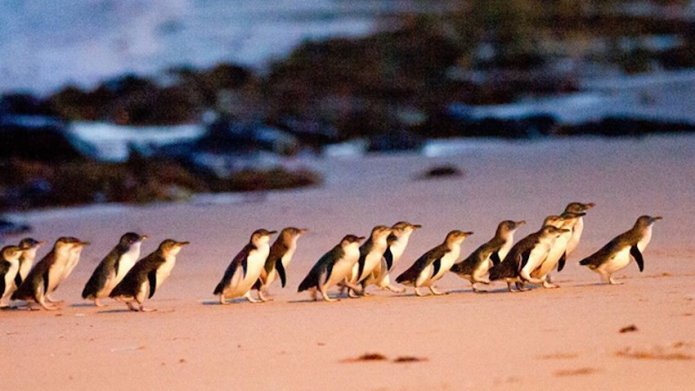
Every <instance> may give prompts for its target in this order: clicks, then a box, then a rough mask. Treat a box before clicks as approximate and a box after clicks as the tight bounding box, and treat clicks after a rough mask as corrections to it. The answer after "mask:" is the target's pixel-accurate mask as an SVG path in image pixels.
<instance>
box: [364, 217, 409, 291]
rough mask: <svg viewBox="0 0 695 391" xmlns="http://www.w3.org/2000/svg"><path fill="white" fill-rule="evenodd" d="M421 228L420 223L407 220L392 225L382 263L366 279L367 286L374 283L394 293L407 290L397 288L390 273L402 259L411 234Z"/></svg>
mask: <svg viewBox="0 0 695 391" xmlns="http://www.w3.org/2000/svg"><path fill="white" fill-rule="evenodd" d="M419 228H422V226H421V225H420V224H411V223H409V222H407V221H399V222H397V223H396V224H394V225H393V226H391V234H389V236H388V237H387V238H386V250H385V251H384V255H383V256H382V259H381V263H380V264H379V265H377V267H376V268H374V271H373V272H372V274H371V275H370V276H369V277H368V278H367V279H366V280H365V286H367V285H370V284H372V285H376V286H378V287H379V288H381V289H388V290H390V291H391V292H394V293H403V292H404V291H405V288H396V287H394V286H392V285H391V278H390V276H389V274H390V272H391V270H393V268H394V267H395V266H396V265H397V264H398V261H400V259H401V256H402V255H403V252H405V248H406V247H407V246H408V241H409V239H410V235H411V234H412V233H413V232H414V231H415V230H416V229H419Z"/></svg>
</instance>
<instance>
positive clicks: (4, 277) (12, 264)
mask: <svg viewBox="0 0 695 391" xmlns="http://www.w3.org/2000/svg"><path fill="white" fill-rule="evenodd" d="M21 255H22V250H21V249H20V248H19V247H18V246H5V247H3V248H2V250H0V308H4V307H7V306H8V304H7V299H9V297H10V296H11V295H12V293H13V292H14V290H15V285H14V281H15V277H16V276H17V273H18V272H19V257H20V256H21Z"/></svg>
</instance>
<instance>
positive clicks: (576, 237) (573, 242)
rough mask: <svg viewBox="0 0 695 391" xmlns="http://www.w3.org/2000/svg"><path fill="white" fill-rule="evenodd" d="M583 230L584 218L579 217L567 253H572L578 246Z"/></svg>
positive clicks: (568, 242)
mask: <svg viewBox="0 0 695 391" xmlns="http://www.w3.org/2000/svg"><path fill="white" fill-rule="evenodd" d="M582 231H584V219H583V218H582V217H580V218H578V219H577V222H576V223H574V227H572V236H570V239H569V240H568V241H567V255H570V253H572V252H573V251H574V249H575V248H577V245H578V244H579V239H581V237H582Z"/></svg>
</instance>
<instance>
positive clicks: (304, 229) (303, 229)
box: [299, 228, 309, 235]
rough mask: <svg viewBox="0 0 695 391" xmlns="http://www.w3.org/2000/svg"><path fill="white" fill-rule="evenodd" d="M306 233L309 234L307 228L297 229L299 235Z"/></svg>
mask: <svg viewBox="0 0 695 391" xmlns="http://www.w3.org/2000/svg"><path fill="white" fill-rule="evenodd" d="M307 232H309V228H300V229H299V233H300V234H301V235H304V234H305V233H307Z"/></svg>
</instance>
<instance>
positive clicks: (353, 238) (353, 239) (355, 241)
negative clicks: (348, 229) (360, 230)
mask: <svg viewBox="0 0 695 391" xmlns="http://www.w3.org/2000/svg"><path fill="white" fill-rule="evenodd" d="M364 239H365V237H364V236H357V235H345V236H344V237H343V240H341V241H340V245H341V247H348V246H355V247H356V246H359V244H360V242H361V241H363V240H364Z"/></svg>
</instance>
